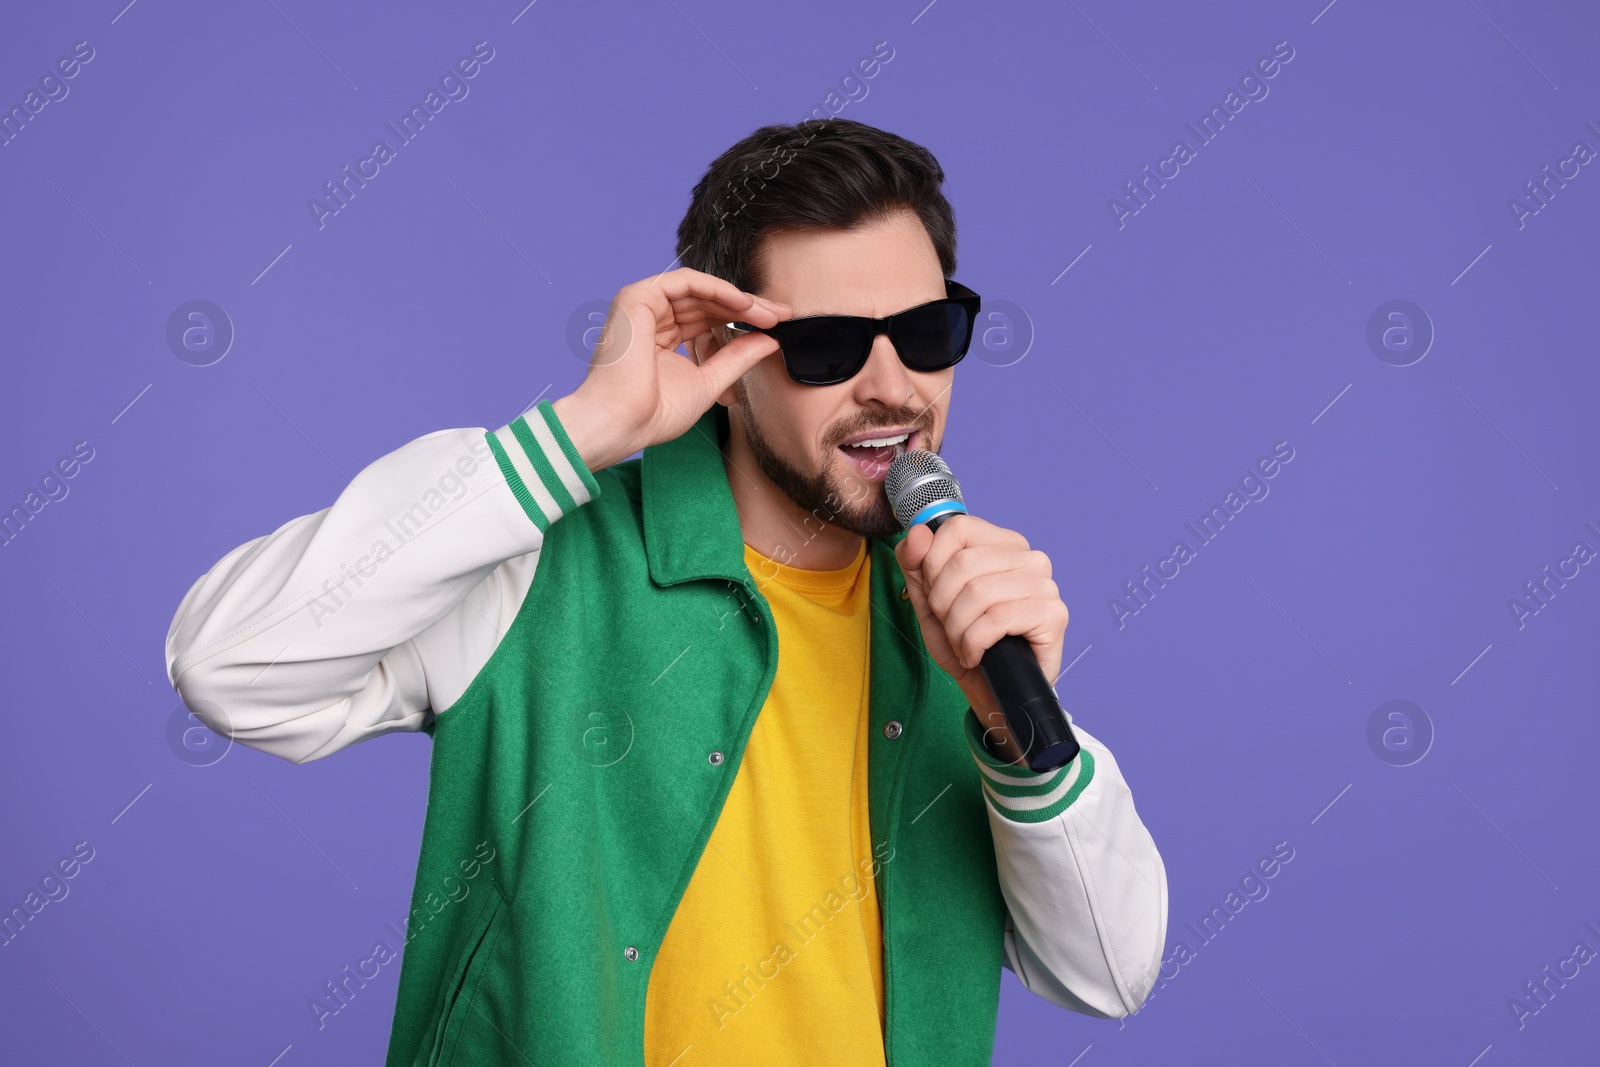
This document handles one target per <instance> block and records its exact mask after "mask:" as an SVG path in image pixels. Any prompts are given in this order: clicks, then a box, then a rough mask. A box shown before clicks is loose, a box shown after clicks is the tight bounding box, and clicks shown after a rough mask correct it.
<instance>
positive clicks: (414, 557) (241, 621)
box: [166, 402, 599, 763]
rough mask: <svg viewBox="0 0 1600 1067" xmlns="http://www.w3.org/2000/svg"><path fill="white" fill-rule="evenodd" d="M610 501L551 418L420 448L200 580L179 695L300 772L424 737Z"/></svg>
mask: <svg viewBox="0 0 1600 1067" xmlns="http://www.w3.org/2000/svg"><path fill="white" fill-rule="evenodd" d="M598 492H599V486H598V485H597V484H596V483H595V481H594V478H593V476H592V475H591V474H590V472H589V471H588V470H587V469H585V468H584V466H583V463H582V461H581V459H579V458H578V454H577V451H576V449H574V448H573V447H572V444H571V441H570V440H569V439H567V437H566V435H565V433H564V431H563V430H562V429H561V427H560V425H559V423H558V422H557V420H556V418H555V415H554V413H553V411H551V410H550V408H549V403H548V402H545V403H543V404H541V405H539V407H538V408H535V409H531V410H529V411H528V412H526V413H524V415H522V416H519V417H518V418H517V419H516V420H514V421H513V422H512V423H511V424H509V425H508V426H505V427H503V428H501V429H499V430H496V431H495V432H494V433H492V434H487V433H485V431H484V430H483V429H481V428H473V429H454V430H440V431H438V432H436V433H431V434H427V435H425V436H423V437H420V438H417V439H416V440H414V441H411V442H409V443H408V444H406V445H403V446H402V447H400V448H398V449H396V450H395V451H393V452H391V453H389V454H388V455H386V456H383V457H381V458H380V459H378V460H376V461H374V462H373V463H372V464H370V465H369V466H367V467H366V468H364V469H363V470H362V471H361V472H360V473H359V474H357V475H356V476H355V478H353V479H351V481H350V484H349V485H348V486H346V487H345V489H344V491H343V492H341V493H340V494H339V496H338V499H336V500H335V501H334V502H333V504H332V505H331V506H330V507H327V508H324V509H323V510H321V511H318V512H315V513H313V514H310V515H303V516H301V517H300V518H297V519H294V520H291V521H290V522H288V523H285V524H284V525H283V526H281V527H279V528H278V529H277V530H275V531H274V532H272V533H270V534H267V535H266V536H264V537H258V538H256V539H255V540H253V541H249V542H247V543H245V544H243V545H240V546H239V547H238V548H236V549H234V550H233V551H232V552H229V553H228V554H227V555H226V556H224V557H223V558H222V559H221V560H220V561H219V562H218V563H217V564H216V565H215V566H214V567H212V568H211V570H210V571H208V572H207V573H206V574H205V575H204V576H202V577H201V578H200V579H199V580H198V581H196V582H195V583H194V585H193V586H192V587H191V588H190V589H189V592H188V594H187V595H186V596H184V598H183V601H182V603H180V604H179V605H178V610H177V613H176V615H175V616H174V617H173V620H172V625H171V627H170V629H169V630H168V632H167V640H166V660H167V677H168V680H169V681H170V682H171V683H172V685H173V687H174V688H175V689H176V690H177V691H178V694H179V695H180V696H181V697H182V698H183V701H184V703H185V704H187V705H188V707H189V709H190V711H192V712H193V713H194V715H195V716H196V717H197V718H198V719H200V721H201V722H203V723H205V724H206V725H207V726H209V727H210V728H211V729H212V730H214V731H216V732H218V733H220V734H222V735H224V736H229V737H232V738H234V739H235V740H237V741H238V742H240V743H241V744H245V745H249V746H251V747H253V748H258V749H260V750H262V751H263V752H268V753H270V754H272V755H274V756H279V757H281V758H283V759H286V760H288V761H290V762H292V763H305V762H307V761H310V760H314V759H321V758H322V757H324V756H327V755H330V754H331V753H333V752H336V751H338V750H339V749H342V748H345V747H347V746H349V745H352V744H355V743H356V742H358V741H364V740H366V739H367V738H370V737H378V736H380V735H383V734H387V733H394V732H396V731H401V730H420V729H422V728H423V727H424V726H425V725H427V724H428V723H429V722H430V721H431V720H432V717H433V716H434V715H435V714H436V711H437V710H443V709H445V708H448V707H449V706H450V705H451V704H452V703H454V702H455V700H456V699H457V698H459V697H460V696H461V694H462V693H463V692H465V691H466V688H467V686H468V685H469V684H470V683H471V681H472V679H473V678H474V677H475V676H476V675H477V673H478V671H479V670H481V669H482V667H483V665H484V664H485V663H487V662H488V659H489V656H490V655H491V654H492V653H493V652H494V649H495V648H496V646H498V645H499V643H500V639H501V638H502V636H503V635H504V634H505V633H506V630H507V629H508V628H509V627H510V625H511V622H512V620H513V619H514V618H515V617H516V614H517V611H518V609H519V608H520V607H521V605H522V601H523V599H524V597H525V596H526V595H527V591H528V589H529V587H530V586H531V585H532V582H533V575H534V571H535V568H536V567H537V566H538V561H539V553H540V549H541V546H542V545H543V542H544V532H545V530H547V529H548V528H549V525H550V523H552V522H555V521H556V520H557V519H559V518H560V517H561V516H562V515H563V514H565V513H567V512H570V511H571V510H573V509H574V508H576V507H578V506H581V505H582V504H584V503H586V502H587V501H589V500H590V499H592V498H593V497H594V496H595V495H598Z"/></svg>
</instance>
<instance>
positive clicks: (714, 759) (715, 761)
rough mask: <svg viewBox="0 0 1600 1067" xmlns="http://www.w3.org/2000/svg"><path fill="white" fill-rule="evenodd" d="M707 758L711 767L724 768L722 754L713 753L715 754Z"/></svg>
mask: <svg viewBox="0 0 1600 1067" xmlns="http://www.w3.org/2000/svg"><path fill="white" fill-rule="evenodd" d="M706 758H707V759H709V760H710V761H711V766H713V767H720V766H722V753H721V752H713V753H711V755H709V756H707V757H706Z"/></svg>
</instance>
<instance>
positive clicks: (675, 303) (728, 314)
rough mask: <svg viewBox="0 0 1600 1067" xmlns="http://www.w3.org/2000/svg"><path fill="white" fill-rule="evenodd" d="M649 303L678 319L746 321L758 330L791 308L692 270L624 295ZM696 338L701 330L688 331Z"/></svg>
mask: <svg viewBox="0 0 1600 1067" xmlns="http://www.w3.org/2000/svg"><path fill="white" fill-rule="evenodd" d="M629 290H632V291H633V293H632V295H634V296H636V297H638V298H640V299H643V300H646V301H648V302H650V303H651V304H652V306H654V307H656V308H657V309H658V310H666V309H668V308H670V309H671V314H672V316H673V317H674V318H677V319H679V320H680V321H684V320H685V319H686V318H698V319H700V320H707V319H710V320H720V321H723V322H728V321H732V320H734V319H744V320H746V321H749V322H752V323H754V324H755V325H757V326H771V325H772V324H773V323H775V322H777V321H778V320H779V319H781V318H785V317H787V315H788V313H789V312H790V310H791V309H790V308H789V305H787V304H784V303H782V302H781V301H776V300H767V299H766V298H764V297H759V296H756V295H755V294H754V293H747V292H745V291H743V290H742V289H740V288H739V287H738V286H736V285H734V284H733V283H732V282H730V281H727V280H726V279H723V278H718V277H716V276H715V275H711V274H706V273H705V272H704V271H698V270H694V269H693V268H690V267H679V268H678V269H677V270H670V271H667V272H666V273H664V274H659V275H657V276H655V277H654V278H650V279H646V280H644V281H638V282H634V283H633V284H632V285H629V286H625V287H624V289H623V291H624V292H628V291H629ZM684 332H685V333H686V334H690V335H693V334H695V333H699V332H701V331H700V330H698V329H695V330H685V331H684Z"/></svg>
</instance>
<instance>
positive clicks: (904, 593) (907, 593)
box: [900, 586, 911, 600]
mask: <svg viewBox="0 0 1600 1067" xmlns="http://www.w3.org/2000/svg"><path fill="white" fill-rule="evenodd" d="M900 599H901V600H910V599H911V587H910V586H906V587H905V588H904V589H902V590H900Z"/></svg>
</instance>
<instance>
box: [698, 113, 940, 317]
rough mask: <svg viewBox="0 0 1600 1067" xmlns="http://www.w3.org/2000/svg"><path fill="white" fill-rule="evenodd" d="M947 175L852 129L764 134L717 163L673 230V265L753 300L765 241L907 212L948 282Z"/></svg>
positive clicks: (856, 125) (874, 133) (827, 123)
mask: <svg viewBox="0 0 1600 1067" xmlns="http://www.w3.org/2000/svg"><path fill="white" fill-rule="evenodd" d="M943 182H944V169H943V168H941V167H940V166H939V161H938V160H937V159H935V158H934V156H933V153H932V152H929V151H928V150H927V149H926V148H924V147H922V146H921V145H919V144H916V143H915V142H912V141H908V140H906V139H905V138H903V137H897V136H895V135H894V134H892V133H888V132H886V131H884V130H880V129H877V128H876V127H873V126H868V125H866V124H865V123H861V122H855V121H853V120H851V119H838V118H830V119H806V120H804V121H802V122H799V123H796V124H795V125H793V126H784V125H774V126H763V127H761V128H760V129H759V130H756V131H755V132H754V133H752V134H750V136H748V137H746V138H744V139H743V140H741V141H739V142H738V143H737V144H735V145H734V146H733V147H731V148H729V149H728V150H727V151H726V152H724V153H722V155H720V156H718V157H717V158H716V160H715V162H713V163H712V164H711V166H710V167H709V168H708V169H707V170H706V173H705V175H704V176H703V177H702V178H701V179H700V181H699V182H698V183H697V184H696V185H695V187H694V193H693V195H692V197H691V199H690V202H689V210H688V211H687V212H686V213H685V214H684V216H683V221H682V222H680V223H679V224H678V261H679V262H680V263H681V264H682V265H683V266H685V267H692V268H694V269H695V270H699V271H704V272H705V273H707V274H712V275H715V276H716V277H718V278H723V279H725V280H727V281H730V282H732V283H733V284H734V285H737V286H738V287H739V288H740V289H743V290H744V291H746V292H750V293H755V292H759V291H760V289H761V288H762V287H763V286H764V285H765V284H766V279H765V276H764V268H765V263H764V262H763V261H762V258H761V253H762V252H763V247H762V243H761V241H762V238H764V237H766V236H767V235H769V234H772V233H776V232H780V231H793V230H848V229H853V228H855V227H856V226H858V225H861V224H864V223H872V222H877V221H879V220H881V219H883V218H884V217H886V216H887V215H889V214H890V213H892V212H894V211H896V210H899V209H907V210H910V211H913V212H915V213H916V215H917V217H918V218H920V219H921V220H922V225H923V227H924V228H925V229H926V230H927V231H928V237H929V238H931V239H932V241H933V247H934V249H935V250H936V251H937V252H938V255H939V267H940V269H941V270H942V271H943V272H944V276H945V277H946V278H949V277H951V276H952V275H954V274H955V270H956V220H955V213H954V211H952V210H951V207H950V202H949V201H948V200H946V199H945V197H944V193H942V192H941V191H940V189H939V187H940V185H941V184H942V183H943Z"/></svg>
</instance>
